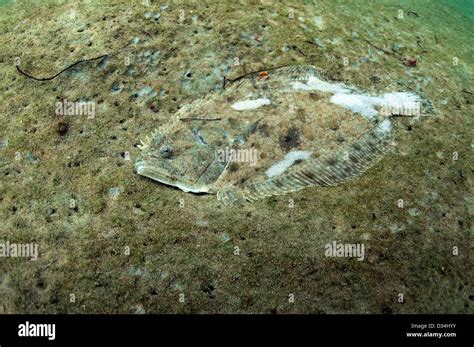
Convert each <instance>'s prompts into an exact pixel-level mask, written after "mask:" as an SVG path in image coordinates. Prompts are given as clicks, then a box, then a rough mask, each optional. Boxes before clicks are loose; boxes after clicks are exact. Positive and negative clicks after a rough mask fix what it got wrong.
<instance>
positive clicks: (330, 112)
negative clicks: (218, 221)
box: [135, 66, 433, 205]
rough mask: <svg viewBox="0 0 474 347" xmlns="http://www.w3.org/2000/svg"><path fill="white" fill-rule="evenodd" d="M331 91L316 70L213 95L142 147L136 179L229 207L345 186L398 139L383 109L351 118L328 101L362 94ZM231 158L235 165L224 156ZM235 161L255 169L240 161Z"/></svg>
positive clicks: (255, 78) (279, 72) (251, 79)
mask: <svg viewBox="0 0 474 347" xmlns="http://www.w3.org/2000/svg"><path fill="white" fill-rule="evenodd" d="M314 81H316V87H314ZM327 81H329V80H328V78H327V77H326V76H325V75H324V73H323V72H321V71H319V70H318V69H316V68H314V67H312V66H294V67H285V68H279V69H275V70H270V71H269V73H268V76H266V77H265V78H261V76H259V75H258V74H253V75H250V76H248V77H247V78H244V79H242V80H240V81H237V82H234V83H232V84H231V85H230V86H228V87H227V88H226V89H225V90H223V91H221V92H219V93H211V94H208V95H206V96H205V97H204V98H202V99H199V100H196V101H195V102H193V103H191V104H189V105H186V106H184V107H182V108H181V109H180V110H179V111H178V112H177V114H176V115H175V117H174V118H173V120H172V121H171V122H170V123H169V124H167V125H165V126H164V127H162V128H160V129H157V130H155V131H154V132H153V133H152V135H151V136H149V137H148V138H147V139H146V140H145V141H143V146H141V149H142V154H141V157H140V158H139V159H138V160H137V162H136V164H135V168H136V171H137V173H138V174H140V175H143V176H146V177H149V178H151V179H153V180H155V181H158V182H161V183H164V184H167V185H172V186H175V187H178V188H180V189H182V190H183V191H186V192H193V193H210V194H217V197H218V199H219V200H220V201H222V202H223V203H224V204H226V205H230V204H232V203H234V202H237V201H245V200H246V201H254V200H258V199H261V198H265V197H269V196H273V195H281V194H286V193H289V192H293V191H297V190H300V189H303V188H305V187H308V186H312V185H320V186H333V185H338V184H343V183H345V182H347V181H349V180H350V179H352V178H354V177H357V176H359V175H361V174H363V173H364V172H365V171H367V170H368V169H369V168H370V167H372V166H373V165H374V164H375V163H376V162H377V161H378V160H380V159H381V158H382V157H383V155H384V154H385V153H386V152H387V151H388V150H389V149H390V147H391V143H392V142H393V141H392V137H393V131H392V126H391V121H390V120H389V118H388V117H382V116H381V115H380V114H378V111H379V109H378V108H379V106H380V105H379V104H377V103H380V101H379V99H377V98H375V97H370V96H365V95H364V96H361V97H360V98H361V100H366V99H367V100H369V101H368V103H369V104H370V105H369V106H370V107H368V111H370V112H369V113H372V114H377V116H376V117H373V118H370V117H364V116H361V114H359V113H364V112H365V111H364V109H362V110H360V111H358V112H353V110H352V109H349V108H348V107H341V105H338V104H336V103H335V102H334V99H332V96H333V95H334V94H335V93H342V94H341V95H342V96H344V97H346V98H347V97H349V98H351V95H352V94H351V93H355V92H357V90H356V88H353V87H348V86H346V85H343V84H338V83H332V82H327ZM310 82H311V83H313V84H311V83H310ZM390 96H391V97H392V96H393V95H390ZM395 96H397V95H395ZM415 98H417V97H416V96H415ZM373 100H375V101H373ZM421 100H422V99H421V98H420V101H421ZM356 102H358V99H357V100H356ZM374 105H375V106H374ZM426 105H431V104H430V103H429V102H424V105H423V106H426ZM362 106H364V107H365V106H366V105H362ZM372 106H373V107H372ZM355 107H356V109H357V107H359V105H355ZM426 109H429V111H430V112H432V111H433V110H432V109H430V108H429V107H428V108H427V107H424V108H423V109H422V112H425V110H426ZM357 110H358V109H357ZM397 114H400V112H399V113H397ZM401 115H403V114H401ZM232 150H233V151H235V152H233V153H234V156H223V155H222V154H223V153H229V152H232ZM236 153H243V154H247V157H245V156H243V155H242V156H241V157H240V159H242V158H246V159H249V158H250V155H249V153H250V154H256V160H254V161H248V160H247V161H242V160H236V158H237V156H236V155H235V154H236ZM298 156H299V157H298ZM293 157H295V158H296V157H298V158H299V159H297V160H292V159H291V158H293ZM288 158H289V159H288ZM287 162H288V163H289V164H287ZM285 165H286V166H285ZM275 173H277V174H275Z"/></svg>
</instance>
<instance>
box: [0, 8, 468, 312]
mask: <svg viewBox="0 0 474 347" xmlns="http://www.w3.org/2000/svg"><path fill="white" fill-rule="evenodd" d="M462 4H466V3H462V2H457V3H451V2H448V1H446V2H441V1H376V2H372V1H329V0H327V1H299V2H292V3H287V4H283V3H281V2H277V1H263V0H262V1H249V2H247V1H235V2H217V1H216V2H201V1H199V2H197V1H196V2H191V1H182V2H177V1H176V2H175V1H169V2H162V1H152V0H150V1H118V0H117V1H82V2H75V1H70V2H68V1H20V0H18V1H13V2H7V3H5V4H0V11H1V12H0V48H1V50H0V75H1V82H0V83H1V84H0V90H1V101H0V177H1V179H0V218H1V226H0V241H1V245H3V246H4V245H5V244H6V243H7V242H9V243H15V244H35V245H37V246H38V259H37V260H36V261H31V260H30V258H28V257H13V256H9V257H6V256H5V254H3V255H4V256H3V257H2V258H0V312H1V313H215V312H221V313H385V314H386V313H473V312H474V310H473V299H474V292H473V290H472V278H473V272H472V244H473V243H472V230H471V227H472V225H471V223H472V214H473V200H474V199H473V195H472V160H473V156H472V150H473V144H472V138H473V108H472V101H473V98H472V94H473V93H474V90H473V88H472V71H473V68H474V67H473V59H472V53H473V52H472V45H473V37H474V29H473V28H474V26H473V16H472V9H469V8H464V9H462V8H461V9H460V8H458V7H457V6H456V5H462ZM467 4H468V3H467ZM102 55H107V57H104V58H100V59H97V60H94V61H89V62H84V63H81V64H78V65H76V66H75V67H74V68H72V69H68V70H66V71H65V72H64V73H62V74H60V75H59V76H57V77H56V78H54V79H52V80H49V81H36V80H34V79H31V78H28V77H27V76H25V75H23V74H21V73H20V72H19V71H17V69H16V68H15V64H19V67H20V68H21V70H22V71H24V72H26V73H28V74H30V75H31V76H34V77H39V78H44V77H50V76H53V75H55V74H56V73H58V72H59V71H61V70H62V69H64V68H66V67H68V66H69V65H71V64H73V63H75V62H77V61H79V60H85V59H92V58H96V57H100V56H102ZM17 58H19V59H17ZM410 59H411V60H410ZM413 59H416V64H414V63H413ZM410 61H411V63H410ZM283 65H314V66H317V67H318V68H320V69H323V70H324V71H326V72H327V73H328V74H329V75H330V76H332V78H334V79H335V80H341V81H344V82H345V83H347V84H350V85H354V86H357V87H358V88H360V89H362V90H365V91H367V92H372V93H379V92H390V91H412V92H416V93H421V94H423V95H425V96H426V97H429V99H431V100H432V101H433V103H434V104H435V107H436V109H437V114H436V116H434V117H421V119H418V120H416V119H412V118H405V119H402V118H399V119H397V120H396V122H395V123H394V124H395V128H396V142H397V145H396V147H395V150H394V151H393V152H392V153H389V154H388V155H387V156H386V157H385V158H384V159H383V160H382V161H381V162H379V163H378V164H377V165H376V166H375V167H374V168H372V169H371V170H370V171H368V172H367V173H366V174H365V175H364V176H362V177H360V178H357V179H355V180H353V181H351V182H350V183H348V184H345V185H342V186H337V187H330V188H328V187H326V188H323V187H312V188H308V189H306V190H303V191H300V192H297V193H292V194H289V195H285V196H281V197H274V198H268V199H265V200H262V201H257V202H254V203H248V204H244V205H239V206H234V207H225V206H222V205H221V204H220V203H219V202H218V201H217V199H216V197H215V196H213V195H193V194H187V193H184V192H182V191H180V190H178V189H174V188H171V187H168V186H165V185H162V184H159V183H156V182H153V181H152V180H149V179H146V178H144V177H141V176H138V175H137V174H136V173H135V172H134V166H133V163H134V161H135V160H136V158H137V156H138V155H139V149H138V147H137V146H138V145H139V143H140V142H139V140H140V138H143V136H145V135H147V134H149V132H150V131H151V130H152V129H154V128H156V127H157V126H161V125H163V124H165V123H166V122H167V121H168V120H169V119H170V118H171V117H172V116H173V114H174V113H175V112H176V111H177V110H178V109H179V108H181V107H183V105H186V104H188V103H190V102H192V101H193V100H196V99H198V98H200V97H202V96H204V95H206V94H207V93H210V92H213V91H219V90H220V89H221V88H222V84H223V83H222V82H223V77H224V76H226V78H228V79H232V78H236V77H239V76H241V75H243V74H245V73H248V72H251V71H258V70H262V69H269V68H271V67H276V66H283ZM413 65H415V66H413ZM64 100H67V101H71V102H75V101H84V102H91V103H93V104H94V106H95V112H94V115H93V117H92V116H90V115H89V116H88V115H67V114H66V115H57V114H56V113H57V112H56V106H57V102H58V101H64ZM333 242H337V243H350V244H359V245H364V248H365V253H364V257H363V259H362V260H360V261H359V260H358V259H357V258H354V257H328V256H327V254H326V252H325V249H326V245H327V244H332V243H333ZM4 248H5V247H3V249H4ZM470 256H471V258H470Z"/></svg>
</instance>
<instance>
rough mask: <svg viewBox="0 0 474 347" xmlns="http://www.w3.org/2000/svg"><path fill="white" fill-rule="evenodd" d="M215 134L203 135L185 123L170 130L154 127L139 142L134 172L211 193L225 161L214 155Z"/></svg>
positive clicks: (216, 134) (184, 187)
mask: <svg viewBox="0 0 474 347" xmlns="http://www.w3.org/2000/svg"><path fill="white" fill-rule="evenodd" d="M216 136H219V133H217V132H213V131H212V129H211V132H210V133H209V132H207V133H206V136H203V134H202V133H201V131H200V130H199V129H198V128H197V127H192V126H186V127H179V128H177V129H173V130H172V131H170V132H165V133H160V132H159V131H156V132H154V133H153V134H152V136H151V137H149V138H147V139H146V140H145V141H144V142H142V143H143V145H142V146H140V149H141V155H140V156H139V158H138V160H137V161H136V163H135V170H136V172H137V173H138V174H139V175H141V176H145V177H148V178H151V179H152V180H155V181H158V182H160V183H162V184H166V185H169V186H174V187H177V188H179V189H181V190H183V191H185V192H192V193H212V192H213V185H214V183H215V182H216V181H217V179H218V178H219V177H220V176H221V174H222V173H223V172H224V170H225V168H226V165H227V163H226V162H223V161H221V160H220V159H219V157H218V156H217V155H216V152H217V151H216V144H215V140H216Z"/></svg>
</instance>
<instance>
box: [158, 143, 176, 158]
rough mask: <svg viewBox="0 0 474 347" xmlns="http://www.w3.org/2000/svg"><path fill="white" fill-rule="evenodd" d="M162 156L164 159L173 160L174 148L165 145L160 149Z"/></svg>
mask: <svg viewBox="0 0 474 347" xmlns="http://www.w3.org/2000/svg"><path fill="white" fill-rule="evenodd" d="M160 154H161V156H162V157H163V158H171V155H172V154H173V147H171V146H168V145H164V146H161V147H160Z"/></svg>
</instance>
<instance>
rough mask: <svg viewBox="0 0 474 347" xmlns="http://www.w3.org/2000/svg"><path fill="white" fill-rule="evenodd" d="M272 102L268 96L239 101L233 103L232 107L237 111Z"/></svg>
mask: <svg viewBox="0 0 474 347" xmlns="http://www.w3.org/2000/svg"><path fill="white" fill-rule="evenodd" d="M271 103H272V102H271V101H270V99H267V98H260V99H255V100H244V101H237V102H236V103H234V104H233V105H232V108H233V109H234V110H237V111H244V110H254V109H256V108H259V107H261V106H265V105H270V104H271Z"/></svg>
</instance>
